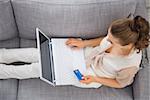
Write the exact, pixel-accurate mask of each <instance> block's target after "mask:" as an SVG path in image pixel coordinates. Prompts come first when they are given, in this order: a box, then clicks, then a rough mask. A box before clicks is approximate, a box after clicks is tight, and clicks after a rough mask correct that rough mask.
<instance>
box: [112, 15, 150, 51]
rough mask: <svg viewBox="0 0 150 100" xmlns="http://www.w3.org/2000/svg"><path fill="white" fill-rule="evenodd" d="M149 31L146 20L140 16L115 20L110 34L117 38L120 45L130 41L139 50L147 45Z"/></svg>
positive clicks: (149, 35)
mask: <svg viewBox="0 0 150 100" xmlns="http://www.w3.org/2000/svg"><path fill="white" fill-rule="evenodd" d="M149 31H150V27H149V23H148V21H146V20H145V19H144V18H143V17H141V16H136V17H134V18H133V19H130V18H124V19H118V20H115V21H113V22H112V24H111V29H110V32H111V34H112V35H113V36H114V37H116V38H118V39H119V42H120V44H121V45H122V46H125V45H128V44H130V43H132V44H134V46H135V48H136V49H138V50H139V51H140V50H142V49H144V48H147V47H148V45H149V39H150V34H149Z"/></svg>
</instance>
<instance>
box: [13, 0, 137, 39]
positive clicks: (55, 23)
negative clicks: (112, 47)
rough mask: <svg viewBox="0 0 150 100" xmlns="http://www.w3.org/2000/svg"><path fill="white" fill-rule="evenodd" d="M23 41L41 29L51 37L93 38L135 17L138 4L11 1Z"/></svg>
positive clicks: (96, 0)
mask: <svg viewBox="0 0 150 100" xmlns="http://www.w3.org/2000/svg"><path fill="white" fill-rule="evenodd" d="M12 4H13V8H14V13H15V17H16V22H17V25H18V29H19V32H20V37H21V38H27V39H35V28H36V27H39V28H41V30H42V31H43V32H45V33H46V34H47V35H48V36H53V37H62V36H63V37H69V36H74V37H82V38H94V37H98V36H100V35H105V34H106V33H107V28H108V26H109V24H110V23H111V22H112V21H113V20H115V19H118V18H124V17H127V16H128V15H129V13H134V11H135V8H136V0H12Z"/></svg>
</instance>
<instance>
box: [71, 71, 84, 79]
mask: <svg viewBox="0 0 150 100" xmlns="http://www.w3.org/2000/svg"><path fill="white" fill-rule="evenodd" d="M73 72H74V73H75V75H76V76H77V78H78V80H82V77H83V75H82V74H81V72H80V71H79V70H78V69H76V70H74V71H73Z"/></svg>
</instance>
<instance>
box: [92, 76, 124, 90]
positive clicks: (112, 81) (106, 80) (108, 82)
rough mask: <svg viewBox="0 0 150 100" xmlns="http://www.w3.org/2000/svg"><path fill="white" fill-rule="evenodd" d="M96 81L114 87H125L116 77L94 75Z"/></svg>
mask: <svg viewBox="0 0 150 100" xmlns="http://www.w3.org/2000/svg"><path fill="white" fill-rule="evenodd" d="M94 80H95V82H98V83H100V84H103V85H105V86H109V87H113V88H123V87H121V86H120V84H119V83H118V82H117V81H116V80H115V79H110V78H103V77H94Z"/></svg>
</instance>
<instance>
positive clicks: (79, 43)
mask: <svg viewBox="0 0 150 100" xmlns="http://www.w3.org/2000/svg"><path fill="white" fill-rule="evenodd" d="M103 38H104V36H103V37H99V38H95V39H89V40H80V39H75V38H70V39H68V40H67V41H66V45H68V46H70V47H76V48H84V47H95V46H98V45H99V44H100V42H101V40H102V39H103Z"/></svg>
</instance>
